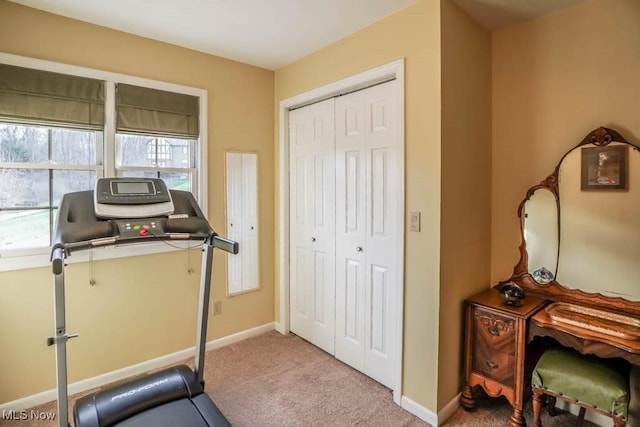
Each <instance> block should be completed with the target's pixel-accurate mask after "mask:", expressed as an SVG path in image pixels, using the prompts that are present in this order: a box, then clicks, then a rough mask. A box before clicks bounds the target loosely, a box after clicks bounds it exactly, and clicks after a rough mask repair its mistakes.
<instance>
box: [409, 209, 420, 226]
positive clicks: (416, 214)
mask: <svg viewBox="0 0 640 427" xmlns="http://www.w3.org/2000/svg"><path fill="white" fill-rule="evenodd" d="M409 231H420V211H409Z"/></svg>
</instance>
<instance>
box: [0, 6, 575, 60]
mask: <svg viewBox="0 0 640 427" xmlns="http://www.w3.org/2000/svg"><path fill="white" fill-rule="evenodd" d="M10 1H13V2H14V3H19V4H22V5H25V6H29V7H33V8H36V9H41V10H44V11H47V12H51V13H54V14H58V15H62V16H67V17H70V18H74V19H77V20H80V21H86V22H91V23H93V24H97V25H101V26H104V27H109V28H114V29H116V30H120V31H124V32H127V33H132V34H136V35H139V36H143V37H147V38H150V39H154V40H159V41H163V42H166V43H171V44H175V45H178V46H183V47H186V48H190V49H194V50H197V51H201V52H205V53H209V54H212V55H216V56H221V57H224V58H229V59H233V60H236V61H240V62H244V63H247V64H252V65H255V66H258V67H262V68H267V69H271V70H276V69H278V68H281V67H283V66H285V65H287V64H290V63H291V62H294V61H296V60H298V59H300V58H302V57H304V56H306V55H308V54H310V53H311V52H314V51H316V50H318V49H321V48H323V47H325V46H327V45H329V44H331V43H333V42H335V41H338V40H340V39H341V38H344V37H346V36H348V35H349V34H352V33H354V32H356V31H358V30H360V29H362V28H364V27H366V26H368V25H370V24H372V23H374V22H376V21H378V20H380V19H382V18H384V17H385V16H388V15H391V14H393V13H395V12H397V11H399V10H400V9H403V8H405V7H407V6H409V5H410V4H412V3H414V2H415V1H416V0H180V1H176V0H135V1H133V0H109V1H104V0H10ZM431 1H434V0H431ZM454 1H455V2H456V3H457V4H458V5H459V6H460V7H461V8H463V9H464V10H466V11H467V12H468V13H469V14H470V15H471V16H472V17H474V18H475V19H476V20H477V21H478V22H479V23H481V25H483V26H484V27H485V28H487V29H488V30H490V31H493V30H495V29H498V28H502V27H505V26H509V25H512V24H514V23H517V22H520V21H524V20H528V19H532V18H535V17H537V16H540V15H543V14H546V13H549V12H552V11H554V10H558V9H561V8H564V7H567V6H570V5H573V4H575V3H579V2H581V1H584V0H454Z"/></svg>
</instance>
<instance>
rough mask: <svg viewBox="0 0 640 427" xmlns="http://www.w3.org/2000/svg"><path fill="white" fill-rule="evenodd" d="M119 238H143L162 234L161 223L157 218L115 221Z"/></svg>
mask: <svg viewBox="0 0 640 427" xmlns="http://www.w3.org/2000/svg"><path fill="white" fill-rule="evenodd" d="M115 223H116V226H117V227H118V232H119V233H120V236H121V237H124V238H129V237H140V236H142V237H145V236H158V235H163V234H164V229H163V227H162V221H161V220H160V219H159V218H147V219H121V220H116V221H115Z"/></svg>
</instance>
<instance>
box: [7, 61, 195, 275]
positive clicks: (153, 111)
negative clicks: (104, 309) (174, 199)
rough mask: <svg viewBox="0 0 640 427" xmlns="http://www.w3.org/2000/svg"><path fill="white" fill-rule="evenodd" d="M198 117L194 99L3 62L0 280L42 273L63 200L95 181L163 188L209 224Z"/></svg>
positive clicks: (162, 86)
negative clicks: (187, 194)
mask: <svg viewBox="0 0 640 427" xmlns="http://www.w3.org/2000/svg"><path fill="white" fill-rule="evenodd" d="M205 114H206V91H204V90H201V89H195V88H189V87H184V86H178V85H173V84H169V83H162V82H157V81H151V80H146V79H140V78H136V77H131V76H125V75H119V74H114V73H107V72H102V71H98V70H90V69H85V68H79V67H73V66H66V65H62V64H56V63H51V62H47V61H39V60H35V59H29V58H23V57H18V56H15V55H9V54H3V53H0V271H3V270H11V269H17V268H27V267H35V266H44V265H47V264H48V262H49V259H48V255H49V247H50V243H51V238H52V234H53V229H54V227H55V218H56V213H57V206H58V204H59V202H60V200H61V198H62V195H64V194H65V193H68V192H72V191H81V190H89V189H93V188H94V186H95V182H96V179H97V178H100V177H108V176H131V177H158V178H162V179H164V180H165V181H166V183H167V186H168V187H169V188H171V189H177V190H185V191H191V192H192V193H193V194H194V196H195V197H196V199H197V200H198V202H199V203H200V206H201V208H203V212H205V214H206V185H205V183H206V121H204V120H202V119H201V117H204V116H205ZM166 249H167V247H163V248H156V249H153V248H151V249H150V248H142V249H137V248H131V249H127V250H126V251H125V250H124V249H119V250H120V252H122V253H120V254H116V253H115V252H116V250H114V251H113V252H114V253H112V254H107V255H104V257H117V256H129V255H132V254H135V253H149V252H150V251H151V252H154V251H160V250H166ZM124 252H127V253H124ZM132 252H133V253H132ZM74 258H75V260H79V259H78V258H81V257H76V256H74ZM98 258H100V256H99V257H98Z"/></svg>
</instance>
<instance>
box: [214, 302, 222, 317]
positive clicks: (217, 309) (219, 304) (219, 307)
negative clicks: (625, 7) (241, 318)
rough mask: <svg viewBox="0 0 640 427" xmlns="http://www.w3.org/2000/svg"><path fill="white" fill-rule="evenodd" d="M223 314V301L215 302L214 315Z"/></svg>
mask: <svg viewBox="0 0 640 427" xmlns="http://www.w3.org/2000/svg"><path fill="white" fill-rule="evenodd" d="M218 314H222V301H214V302H213V315H214V316H216V315H218Z"/></svg>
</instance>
